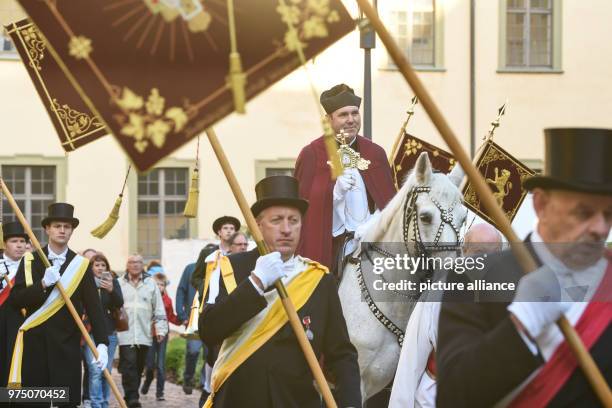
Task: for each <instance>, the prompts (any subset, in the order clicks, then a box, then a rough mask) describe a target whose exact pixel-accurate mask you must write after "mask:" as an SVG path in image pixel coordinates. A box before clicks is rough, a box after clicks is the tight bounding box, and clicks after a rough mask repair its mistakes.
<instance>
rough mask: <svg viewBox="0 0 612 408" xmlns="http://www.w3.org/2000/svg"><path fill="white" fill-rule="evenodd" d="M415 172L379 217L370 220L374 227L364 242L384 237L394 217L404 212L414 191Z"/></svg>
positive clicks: (410, 172)
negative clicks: (411, 192) (408, 197)
mask: <svg viewBox="0 0 612 408" xmlns="http://www.w3.org/2000/svg"><path fill="white" fill-rule="evenodd" d="M413 172H414V169H412V170H410V171H409V172H408V173H407V174H406V178H405V179H404V180H405V181H404V184H403V185H402V188H400V189H399V191H398V192H397V193H395V196H393V198H392V199H391V201H389V203H388V204H387V205H386V206H385V208H383V209H382V210H381V212H380V214H379V216H378V217H372V218H371V219H370V220H372V221H373V225H371V226H370V227H369V228H368V230H367V232H366V233H365V235H364V236H363V239H362V241H363V242H376V241H378V240H379V238H380V237H382V236H383V235H384V234H385V232H387V229H388V228H389V225H391V222H392V221H393V217H395V214H396V213H397V212H398V211H401V210H402V206H403V205H404V202H405V201H406V199H407V196H408V192H409V191H410V190H411V189H412V185H413V184H414V178H412V179H411V177H410V176H411V175H412V173H413Z"/></svg>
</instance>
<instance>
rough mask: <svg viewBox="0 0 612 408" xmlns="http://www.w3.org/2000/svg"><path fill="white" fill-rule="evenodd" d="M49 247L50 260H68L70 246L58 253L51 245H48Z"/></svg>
mask: <svg viewBox="0 0 612 408" xmlns="http://www.w3.org/2000/svg"><path fill="white" fill-rule="evenodd" d="M47 249H48V250H49V255H48V256H47V258H49V261H51V260H52V259H58V260H60V261H62V263H64V262H65V261H66V255H67V254H68V247H66V249H64V252H62V253H61V254H56V253H55V252H53V250H52V249H51V247H50V246H48V247H47ZM51 263H53V262H51Z"/></svg>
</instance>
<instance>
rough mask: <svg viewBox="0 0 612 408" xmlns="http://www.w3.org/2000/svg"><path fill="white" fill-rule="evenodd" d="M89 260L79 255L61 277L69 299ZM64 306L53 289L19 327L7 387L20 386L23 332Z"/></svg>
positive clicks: (58, 294)
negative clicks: (38, 307)
mask: <svg viewBox="0 0 612 408" xmlns="http://www.w3.org/2000/svg"><path fill="white" fill-rule="evenodd" d="M88 265H89V260H87V259H86V258H83V257H82V256H80V255H77V256H75V258H74V259H73V260H72V261H71V262H70V264H69V265H68V267H67V268H66V270H65V271H64V273H63V274H62V277H61V278H60V283H61V284H62V285H63V286H64V291H65V292H66V295H67V296H68V297H69V298H70V297H71V296H72V294H73V293H74V292H75V291H76V289H77V288H78V287H79V284H80V283H81V279H82V278H83V276H84V275H85V271H87V266H88ZM63 306H64V299H63V298H62V296H61V295H60V293H59V289H58V288H54V289H53V291H52V292H51V294H50V295H49V297H48V298H47V300H46V301H45V303H44V304H43V305H42V306H41V307H40V309H38V310H36V311H35V312H34V313H33V314H32V315H30V317H28V318H27V319H26V321H25V322H23V324H22V325H21V327H19V331H18V332H17V338H16V340H15V348H14V350H13V357H12V359H11V370H10V373H9V386H10V387H20V386H21V367H22V359H23V351H24V350H23V334H24V332H26V331H28V330H30V329H31V328H34V327H36V326H39V325H41V324H43V323H44V322H46V321H47V320H48V319H49V318H51V316H53V315H54V314H55V313H57V311H58V310H60V309H61V308H62V307H63Z"/></svg>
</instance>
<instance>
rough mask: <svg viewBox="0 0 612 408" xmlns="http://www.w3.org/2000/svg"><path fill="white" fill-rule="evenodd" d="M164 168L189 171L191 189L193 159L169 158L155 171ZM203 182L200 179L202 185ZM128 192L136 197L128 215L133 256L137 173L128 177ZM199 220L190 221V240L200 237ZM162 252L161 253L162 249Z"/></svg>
mask: <svg viewBox="0 0 612 408" xmlns="http://www.w3.org/2000/svg"><path fill="white" fill-rule="evenodd" d="M128 166H129V163H126V164H125V169H126V171H127V168H128ZM163 168H181V169H187V171H188V174H189V179H188V185H187V188H188V189H189V186H190V185H191V174H192V172H193V169H194V160H193V159H177V158H167V159H164V160H162V161H161V162H160V163H159V164H158V165H157V166H155V167H154V169H163ZM201 182H202V180H201V177H200V183H201ZM164 188H165V186H164ZM127 190H128V196H129V197H134V199H129V201H128V213H129V240H128V248H129V252H130V253H132V254H133V253H136V252H137V251H138V197H139V194H138V174H137V173H136V172H135V171H132V172H130V175H129V176H128V183H127ZM200 194H202V189H201V188H200ZM200 203H202V200H200ZM160 206H161V204H160ZM164 210H165V208H164ZM198 214H199V213H198ZM198 218H199V216H198V217H196V218H194V219H189V220H188V228H189V234H188V239H194V238H196V237H197V236H198ZM160 222H161V221H160ZM160 236H161V239H162V240H163V239H164V236H163V235H160ZM160 245H161V241H160ZM160 248H161V247H160ZM160 252H161V249H160ZM162 256H163V254H162ZM150 259H151V258H147V260H150Z"/></svg>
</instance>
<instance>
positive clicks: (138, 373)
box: [117, 254, 168, 408]
mask: <svg viewBox="0 0 612 408" xmlns="http://www.w3.org/2000/svg"><path fill="white" fill-rule="evenodd" d="M126 269H127V270H126V273H125V275H124V276H123V277H122V278H121V279H120V280H119V283H120V285H121V292H122V293H123V300H124V303H123V306H124V307H125V311H126V313H127V315H128V316H129V319H130V327H129V329H128V330H126V331H123V332H119V333H117V337H118V340H119V370H120V371H121V383H122V385H123V390H124V394H125V397H124V399H125V401H126V403H127V405H128V407H129V408H133V407H140V406H141V405H140V402H139V401H138V399H139V395H138V389H139V388H140V380H141V377H142V371H143V370H144V366H145V362H146V358H147V353H148V351H149V347H151V344H153V339H152V334H151V324H152V323H153V324H154V325H155V333H156V336H157V341H158V342H161V341H162V340H163V338H164V337H165V336H166V334H167V333H168V324H167V323H166V310H165V309H164V302H163V301H162V297H161V293H160V291H159V289H158V287H157V284H156V283H155V281H154V280H153V278H151V277H149V276H146V275H145V274H144V260H143V258H142V256H141V255H139V254H134V255H130V256H129V257H128V260H127V267H126Z"/></svg>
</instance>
